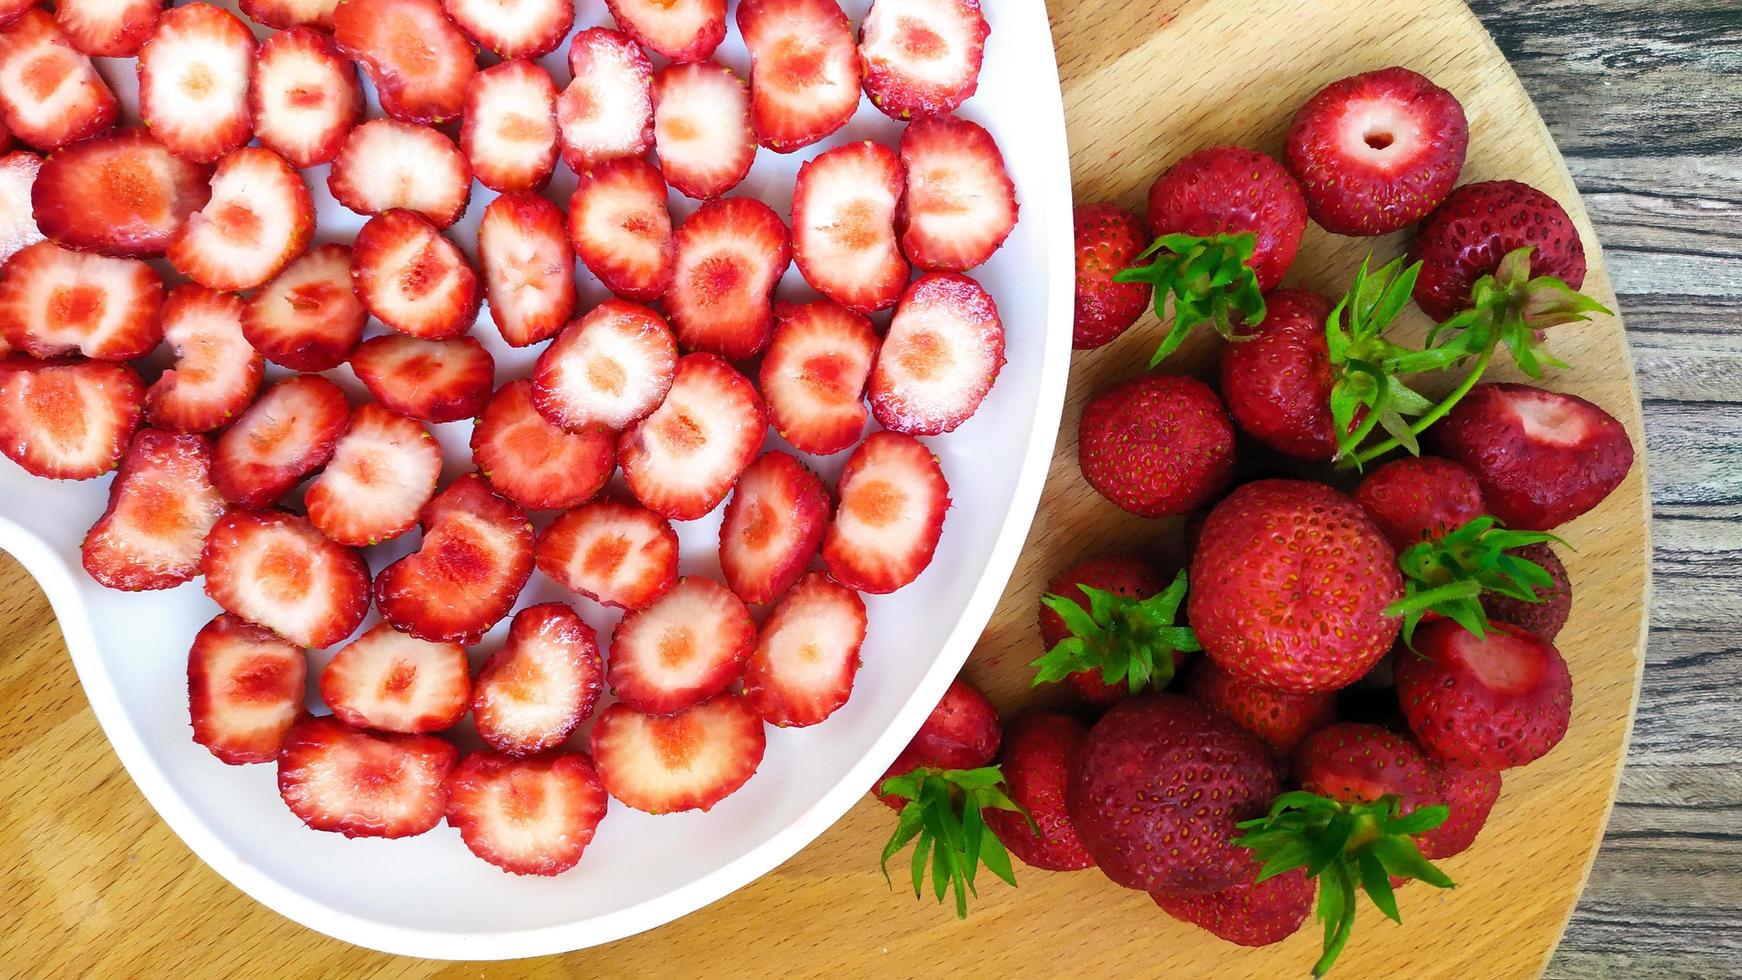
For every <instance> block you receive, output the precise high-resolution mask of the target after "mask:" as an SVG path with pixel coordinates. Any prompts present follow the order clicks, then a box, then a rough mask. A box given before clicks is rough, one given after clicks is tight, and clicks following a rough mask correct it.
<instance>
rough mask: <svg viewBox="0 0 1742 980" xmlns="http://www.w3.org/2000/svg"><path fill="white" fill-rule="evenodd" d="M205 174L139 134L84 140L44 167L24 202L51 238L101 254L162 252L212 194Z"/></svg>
mask: <svg viewBox="0 0 1742 980" xmlns="http://www.w3.org/2000/svg"><path fill="white" fill-rule="evenodd" d="M211 176H212V173H211V170H210V169H208V168H206V167H202V166H199V165H197V164H192V163H189V162H187V161H186V160H183V159H181V158H180V157H178V156H176V155H175V154H173V153H171V152H169V150H168V149H167V148H165V147H164V145H163V144H162V143H159V142H158V141H157V140H155V139H153V138H152V137H151V134H150V133H148V132H146V131H145V130H143V129H123V130H118V131H116V132H113V133H106V134H104V135H101V136H94V137H92V138H90V139H88V140H82V141H80V142H78V143H74V144H73V145H71V146H69V147H67V148H66V149H64V150H61V151H59V152H57V153H55V154H53V155H51V156H50V157H49V158H48V159H47V160H45V161H44V162H43V164H42V172H41V173H40V174H38V175H37V180H36V185H35V186H34V187H33V188H32V189H31V192H30V199H31V207H32V209H33V214H34V216H35V218H36V225H37V227H38V228H40V229H41V230H42V233H43V234H44V235H46V236H48V237H49V238H51V239H53V240H54V241H57V242H59V243H60V244H62V245H64V246H66V247H67V248H76V249H78V250H79V251H81V252H100V253H102V254H104V255H127V256H152V255H162V254H163V253H164V251H165V250H166V249H168V248H169V243H170V241H171V240H173V239H174V238H175V233H176V231H177V230H179V229H180V228H181V225H182V222H184V221H186V220H187V218H188V215H190V214H193V213H194V212H195V211H197V210H199V209H200V208H201V207H204V206H205V203H206V200H207V198H209V197H211V194H212V191H211V188H210V187H209V186H208V185H207V183H206V182H207V181H208V180H209V179H210V178H211Z"/></svg>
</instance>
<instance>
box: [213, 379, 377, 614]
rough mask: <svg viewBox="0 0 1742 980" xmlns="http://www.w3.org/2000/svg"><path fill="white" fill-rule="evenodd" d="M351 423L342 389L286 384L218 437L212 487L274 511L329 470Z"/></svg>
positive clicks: (321, 382) (322, 382) (319, 383)
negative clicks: (304, 483)
mask: <svg viewBox="0 0 1742 980" xmlns="http://www.w3.org/2000/svg"><path fill="white" fill-rule="evenodd" d="M350 420H351V403H350V402H349V401H348V400H346V398H345V392H344V390H343V389H341V388H340V387H339V386H338V385H336V384H333V383H332V382H331V381H328V380H327V379H326V378H323V377H321V376H320V375H318V374H298V375H293V376H291V377H288V378H285V379H284V380H283V381H280V382H278V383H277V384H275V385H273V386H272V387H270V388H268V389H266V391H265V393H264V394H262V395H261V396H260V400H259V401H257V402H255V403H254V404H253V405H251V406H249V408H248V410H247V411H246V412H243V413H242V417H241V418H239V419H237V420H236V424H235V425H232V426H230V427H229V428H228V429H225V430H224V432H223V434H222V435H220V436H218V445H217V452H216V454H215V455H214V456H213V457H212V482H213V483H215V484H217V486H218V489H219V490H220V491H222V492H223V494H224V497H225V498H226V499H228V500H230V501H231V502H233V503H236V504H239V505H241V506H243V507H266V506H270V505H271V504H273V503H276V502H277V501H278V499H279V498H280V497H283V496H284V495H285V494H287V493H289V492H290V490H291V488H292V487H294V486H296V485H297V484H298V483H300V482H302V478H303V477H305V476H308V475H309V474H310V473H313V472H314V471H315V470H318V469H320V468H321V467H323V466H325V465H327V460H330V459H332V458H333V447H334V446H335V445H337V444H338V441H339V436H340V435H342V434H343V433H344V431H345V427H346V426H347V425H348V424H349V423H350ZM313 645H314V646H321V645H322V644H313Z"/></svg>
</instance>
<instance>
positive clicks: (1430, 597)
mask: <svg viewBox="0 0 1742 980" xmlns="http://www.w3.org/2000/svg"><path fill="white" fill-rule="evenodd" d="M1481 594H1482V586H1481V584H1480V583H1478V582H1475V581H1470V580H1465V581H1460V582H1450V583H1447V584H1445V585H1441V586H1438V587H1436V588H1432V589H1428V590H1427V591H1426V592H1417V593H1416V594H1415V595H1412V596H1410V597H1409V598H1407V599H1399V600H1397V601H1396V602H1394V603H1392V604H1391V605H1389V606H1386V607H1385V609H1384V610H1382V611H1383V612H1384V613H1385V615H1387V616H1402V615H1404V614H1406V613H1408V612H1411V611H1412V610H1417V609H1432V608H1433V607H1434V606H1435V605H1436V604H1438V603H1439V602H1440V601H1442V600H1445V599H1474V598H1475V597H1476V596H1479V595H1481Z"/></svg>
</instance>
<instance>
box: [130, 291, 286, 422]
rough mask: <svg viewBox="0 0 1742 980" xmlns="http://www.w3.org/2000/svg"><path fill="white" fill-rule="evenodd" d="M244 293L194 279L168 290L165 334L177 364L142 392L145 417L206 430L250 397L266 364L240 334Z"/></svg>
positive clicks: (241, 409) (246, 403)
mask: <svg viewBox="0 0 1742 980" xmlns="http://www.w3.org/2000/svg"><path fill="white" fill-rule="evenodd" d="M241 319H242V299H241V297H239V296H237V295H236V294H235V293H214V292H212V291H211V290H209V289H207V288H206V287H204V286H201V285H198V284H196V283H191V282H190V283H184V284H182V285H180V286H177V287H176V288H175V289H173V290H171V291H170V294H169V298H168V299H167V300H165V301H164V304H163V337H164V339H165V340H167V341H168V342H169V346H170V349H171V350H173V351H175V366H174V367H171V368H170V369H169V370H167V371H165V372H163V374H161V375H159V376H158V379H157V380H156V381H154V382H152V383H151V387H150V388H149V389H147V390H146V392H145V417H146V418H147V419H149V420H150V422H151V424H152V425H155V426H157V427H158V428H160V429H169V430H171V431H175V432H210V431H211V430H213V429H217V428H221V427H223V426H226V425H229V424H230V423H231V422H232V421H234V420H235V419H236V417H237V416H239V415H241V414H242V413H243V412H244V411H246V410H247V408H248V406H249V405H250V404H252V403H253V401H254V395H255V394H256V393H257V392H259V390H260V378H261V376H262V375H263V374H264V373H265V371H266V365H265V363H264V362H263V361H261V359H260V355H259V353H257V352H256V351H255V350H254V348H253V347H250V346H249V345H248V340H247V338H245V337H243V336H242V327H241Z"/></svg>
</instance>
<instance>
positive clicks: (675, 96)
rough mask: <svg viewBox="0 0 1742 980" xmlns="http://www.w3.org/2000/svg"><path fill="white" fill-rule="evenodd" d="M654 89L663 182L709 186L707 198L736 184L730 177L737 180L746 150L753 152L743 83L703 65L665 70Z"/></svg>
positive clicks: (655, 133)
mask: <svg viewBox="0 0 1742 980" xmlns="http://www.w3.org/2000/svg"><path fill="white" fill-rule="evenodd" d="M654 87H655V89H656V91H658V93H659V97H658V99H657V100H656V101H655V103H654V107H653V142H654V147H655V149H656V151H657V152H658V154H659V167H660V169H661V170H662V171H664V172H665V174H666V177H667V180H669V181H672V182H673V185H674V186H676V184H677V183H682V182H686V180H687V181H690V182H694V181H698V180H699V181H700V182H701V183H704V184H706V185H708V186H707V187H706V190H707V191H708V196H713V195H715V194H718V193H721V192H722V191H724V190H725V189H727V186H729V184H728V181H730V182H731V183H736V181H735V180H733V179H732V178H733V177H735V176H741V174H740V173H739V171H740V170H741V168H740V167H739V166H738V165H737V161H739V160H741V159H742V158H743V156H744V155H745V150H746V149H749V150H750V152H751V153H752V154H753V153H754V152H755V151H754V137H753V135H752V134H751V133H750V132H749V128H748V127H749V112H750V91H749V89H747V88H746V87H745V86H744V83H743V81H742V80H740V79H739V78H738V77H737V76H736V75H733V74H732V73H731V72H730V71H728V70H727V69H725V68H723V67H721V66H719V65H715V64H712V63H710V62H703V63H700V64H695V65H678V66H673V67H671V68H668V69H666V70H665V71H664V72H662V73H661V75H660V79H659V81H658V82H657V83H656V84H655V86H654ZM679 175H682V176H681V177H680V176H679ZM720 185H727V186H720ZM678 189H679V190H680V191H683V192H684V193H686V194H687V193H690V191H689V190H685V188H683V187H679V188H678ZM692 189H693V188H692ZM692 196H693V195H692Z"/></svg>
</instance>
